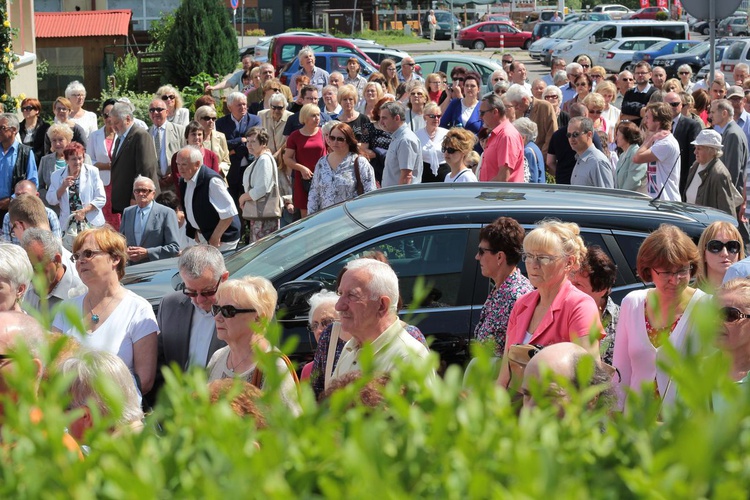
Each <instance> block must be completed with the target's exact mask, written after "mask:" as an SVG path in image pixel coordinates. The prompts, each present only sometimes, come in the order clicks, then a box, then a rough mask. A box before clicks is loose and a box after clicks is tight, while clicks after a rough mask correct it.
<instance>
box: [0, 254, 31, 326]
mask: <svg viewBox="0 0 750 500" xmlns="http://www.w3.org/2000/svg"><path fill="white" fill-rule="evenodd" d="M0 262H2V263H3V265H2V266H0V312H6V311H16V312H22V309H21V300H22V299H23V296H24V294H25V293H26V290H28V288H29V284H30V283H31V277H32V276H33V275H34V270H33V269H32V268H31V262H30V261H29V256H28V255H27V254H26V252H25V251H24V250H23V248H21V247H20V246H19V245H14V244H11V243H0Z"/></svg>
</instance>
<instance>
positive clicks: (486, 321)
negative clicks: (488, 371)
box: [474, 269, 534, 356]
mask: <svg viewBox="0 0 750 500" xmlns="http://www.w3.org/2000/svg"><path fill="white" fill-rule="evenodd" d="M533 289H534V287H533V286H531V283H530V282H529V280H528V279H527V278H526V276H524V275H523V274H521V271H519V270H518V269H515V270H514V271H513V272H512V273H510V275H509V276H508V277H507V278H506V279H505V281H504V282H503V283H502V285H499V286H498V285H495V288H493V289H492V291H491V292H490V295H489V296H488V297H487V301H486V302H485V303H484V306H483V307H482V312H481V314H480V315H479V322H478V323H477V327H476V328H475V329H474V337H475V338H476V340H477V342H479V343H481V344H492V345H494V348H495V356H502V355H503V352H504V351H505V335H506V333H507V329H508V319H509V318H510V312H511V311H512V310H513V306H514V305H515V304H516V300H517V299H518V298H519V297H520V296H521V295H524V294H526V293H528V292H530V291H532V290H533Z"/></svg>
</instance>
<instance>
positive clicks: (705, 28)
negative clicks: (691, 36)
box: [701, 26, 710, 35]
mask: <svg viewBox="0 0 750 500" xmlns="http://www.w3.org/2000/svg"><path fill="white" fill-rule="evenodd" d="M709 31H710V30H709V29H708V26H704V27H703V29H702V30H701V35H708V32H709Z"/></svg>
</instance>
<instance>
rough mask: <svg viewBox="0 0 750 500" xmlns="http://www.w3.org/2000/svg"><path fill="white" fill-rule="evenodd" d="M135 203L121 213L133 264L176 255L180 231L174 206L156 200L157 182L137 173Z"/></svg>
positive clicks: (121, 229) (122, 227) (134, 187)
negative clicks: (166, 205) (155, 188)
mask: <svg viewBox="0 0 750 500" xmlns="http://www.w3.org/2000/svg"><path fill="white" fill-rule="evenodd" d="M133 195H134V196H135V202H136V204H135V205H132V206H130V207H128V208H126V209H125V211H124V212H123V213H122V224H120V232H121V233H122V234H123V235H124V236H125V240H126V241H127V243H128V261H129V262H130V263H131V264H135V263H138V262H146V261H152V260H159V259H167V258H170V257H176V256H177V254H179V253H180V243H179V240H180V235H179V232H180V231H179V224H178V223H177V215H176V214H175V212H174V210H172V209H170V208H167V207H165V206H164V205H161V204H159V203H156V202H155V201H154V197H155V196H156V195H155V193H154V183H153V182H152V181H151V179H149V178H147V177H143V176H138V177H136V179H135V182H134V183H133Z"/></svg>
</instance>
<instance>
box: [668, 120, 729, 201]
mask: <svg viewBox="0 0 750 500" xmlns="http://www.w3.org/2000/svg"><path fill="white" fill-rule="evenodd" d="M690 144H692V145H694V146H695V163H693V165H692V166H691V167H690V170H689V171H688V175H687V180H686V181H685V190H684V192H683V193H682V199H683V200H684V201H685V202H687V203H693V204H695V205H702V206H704V207H712V208H716V209H718V210H721V211H723V212H726V213H728V214H730V215H736V213H737V207H738V206H739V205H740V204H741V203H742V195H741V194H740V193H739V191H738V190H737V188H735V186H734V184H733V183H732V174H730V173H729V170H727V167H726V166H724V163H723V162H722V161H721V155H722V148H723V146H722V138H721V135H720V134H719V133H718V132H716V131H715V130H713V129H703V130H701V131H700V132H699V133H698V136H697V137H696V138H695V140H694V141H693V142H691V143H690Z"/></svg>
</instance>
